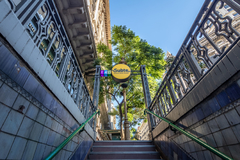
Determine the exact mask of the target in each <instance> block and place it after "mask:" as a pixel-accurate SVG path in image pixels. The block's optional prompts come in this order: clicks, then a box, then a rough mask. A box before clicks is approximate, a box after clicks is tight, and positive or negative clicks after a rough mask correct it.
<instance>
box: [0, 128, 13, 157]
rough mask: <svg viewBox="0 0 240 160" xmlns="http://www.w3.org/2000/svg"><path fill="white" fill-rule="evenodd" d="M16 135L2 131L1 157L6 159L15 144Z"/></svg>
mask: <svg viewBox="0 0 240 160" xmlns="http://www.w3.org/2000/svg"><path fill="white" fill-rule="evenodd" d="M13 140H14V136H12V135H9V134H6V133H3V132H0V152H1V154H0V159H6V158H7V155H8V152H9V150H10V148H11V146H12V144H13Z"/></svg>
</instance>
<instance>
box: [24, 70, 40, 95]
mask: <svg viewBox="0 0 240 160" xmlns="http://www.w3.org/2000/svg"><path fill="white" fill-rule="evenodd" d="M38 85H39V83H38V81H37V80H36V79H35V78H34V77H33V76H32V75H30V76H29V77H28V79H27V81H26V82H25V84H24V86H23V88H24V89H25V90H26V91H27V92H29V93H30V94H31V95H34V94H35V92H36V90H37V87H38Z"/></svg>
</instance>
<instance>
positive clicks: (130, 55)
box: [95, 25, 166, 127]
mask: <svg viewBox="0 0 240 160" xmlns="http://www.w3.org/2000/svg"><path fill="white" fill-rule="evenodd" d="M110 43H111V44H112V46H113V48H114V52H111V51H110V50H109V49H108V47H107V46H106V45H104V44H99V45H98V46H97V51H98V54H99V58H98V59H97V60H96V61H95V64H99V65H101V66H102V67H103V68H105V69H108V70H110V69H111V68H112V66H113V64H118V63H119V62H120V60H121V58H122V57H124V58H125V61H126V62H127V65H128V66H129V67H130V68H131V70H138V71H140V66H141V65H145V66H146V71H147V73H148V83H149V88H150V93H151V96H152V97H153V96H154V95H155V93H156V90H157V89H158V86H159V82H160V79H161V78H162V75H163V73H164V71H165V65H166V62H165V60H164V56H165V54H164V52H163V50H162V49H161V48H159V47H155V46H152V45H150V44H148V43H147V41H145V40H142V39H141V38H140V37H139V36H136V35H135V33H134V32H133V31H132V30H130V29H128V28H127V27H126V26H116V25H114V26H113V27H112V40H111V41H110ZM127 84H128V87H127V88H126V94H127V111H128V113H127V115H128V120H129V121H130V127H133V126H136V125H138V124H139V123H141V121H142V120H143V119H146V116H145V115H144V114H143V110H144V109H145V102H144V95H143V88H142V80H141V76H140V75H135V76H134V75H132V76H131V77H130V79H129V81H128V82H127ZM101 86H102V87H101V89H100V98H101V100H100V101H99V102H100V103H102V102H103V99H104V98H103V97H105V96H112V97H114V99H115V100H116V101H117V103H118V106H117V107H116V109H118V111H117V110H116V109H115V110H114V111H113V112H111V113H110V114H111V115H119V117H120V119H122V118H123V116H124V114H123V113H124V109H123V107H121V106H122V102H123V101H121V102H120V101H119V100H120V99H123V98H122V96H121V95H120V90H121V88H120V84H118V83H116V82H115V81H113V80H112V79H111V78H109V77H106V78H102V79H101ZM119 107H120V108H119ZM120 121H121V120H120ZM120 123H121V122H120Z"/></svg>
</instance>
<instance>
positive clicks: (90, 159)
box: [87, 159, 162, 160]
mask: <svg viewBox="0 0 240 160" xmlns="http://www.w3.org/2000/svg"><path fill="white" fill-rule="evenodd" d="M87 160H103V159H87ZM107 160H122V159H107ZM124 160H142V159H124ZM151 160H162V159H151Z"/></svg>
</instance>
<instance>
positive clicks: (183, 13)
mask: <svg viewBox="0 0 240 160" xmlns="http://www.w3.org/2000/svg"><path fill="white" fill-rule="evenodd" d="M109 1H110V18H111V22H110V23H111V26H113V25H126V26H127V27H128V28H130V29H131V30H133V31H134V32H135V33H136V35H139V36H140V38H142V39H145V40H147V42H148V43H149V44H151V45H154V46H156V47H160V48H162V49H163V51H164V52H167V51H170V52H171V53H172V54H173V55H175V54H176V53H177V52H178V50H179V48H180V46H181V45H182V42H183V40H184V39H185V37H186V35H187V33H188V31H189V29H190V27H191V26H192V23H193V22H194V20H195V18H196V16H197V14H198V12H199V10H200V9H201V7H202V4H203V3H204V0H109Z"/></svg>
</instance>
